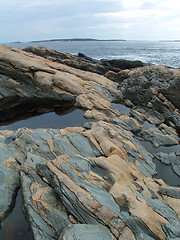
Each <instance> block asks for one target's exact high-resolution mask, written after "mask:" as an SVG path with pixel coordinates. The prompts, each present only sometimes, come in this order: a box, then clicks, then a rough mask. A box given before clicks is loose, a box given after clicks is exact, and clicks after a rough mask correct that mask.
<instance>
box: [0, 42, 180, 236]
mask: <svg viewBox="0 0 180 240" xmlns="http://www.w3.org/2000/svg"><path fill="white" fill-rule="evenodd" d="M32 49H33V48H32ZM32 49H31V52H32ZM35 50H37V49H36V48H35ZM40 50H41V51H42V50H43V54H44V55H43V57H44V58H42V57H40V56H37V55H34V54H32V53H29V52H25V51H23V50H20V49H15V48H8V47H4V46H0V74H1V75H0V121H1V123H2V124H4V125H6V124H9V123H11V122H12V121H17V120H19V119H23V118H27V117H29V116H32V115H33V114H34V115H38V114H41V113H44V112H51V111H55V112H58V114H65V113H68V112H69V111H71V109H74V108H80V109H83V111H84V116H85V118H86V119H87V122H85V123H84V124H83V125H82V126H76V127H70V126H68V127H67V128H62V129H57V128H52V127H49V128H37V129H28V128H25V127H21V128H19V129H17V130H14V131H12V130H7V129H3V130H1V131H0V190H1V193H3V194H1V195H0V221H2V224H1V228H3V219H4V218H6V217H7V216H8V215H9V216H8V217H10V216H11V215H10V211H11V210H12V208H13V206H14V202H15V197H16V193H17V190H18V189H19V188H20V189H21V192H22V204H23V211H24V214H25V217H26V220H27V223H28V225H29V229H30V232H31V236H32V239H35V240H38V239H44V240H46V239H50V240H61V239H62V240H63V239H69V240H71V239H93V238H94V239H97V240H100V239H107V240H111V239H113V240H114V239H118V240H122V239H130V240H131V239H132V240H135V239H136V240H140V239H179V238H180V231H179V229H180V220H179V217H180V188H179V184H178V183H176V184H173V182H172V184H171V185H168V181H167V182H166V179H168V178H169V177H171V178H173V176H176V177H174V179H176V181H179V180H180V169H179V163H180V161H179V155H180V154H179V141H180V136H179V127H180V110H179V106H178V104H175V103H176V101H177V102H178V97H177V94H176V93H175V94H174V95H173V91H172V92H171V96H172V95H173V100H171V98H170V97H168V96H169V95H167V91H168V92H169V91H170V90H169V89H173V87H174V82H176V83H177V82H178V83H179V79H180V71H179V69H172V68H169V67H166V66H145V67H140V68H134V69H131V70H127V69H126V70H122V71H120V72H119V73H118V74H119V77H120V79H121V81H119V82H117V81H116V80H114V81H111V80H110V79H107V78H106V77H104V76H102V75H98V74H96V73H92V72H88V71H82V70H79V69H77V68H78V67H77V68H76V69H75V68H73V67H72V65H71V67H69V66H67V65H68V64H67V63H65V61H64V62H62V61H61V62H60V61H58V58H59V56H60V55H62V54H61V53H58V52H55V53H53V54H54V55H50V53H49V51H50V50H49V49H47V50H46V49H45V48H43V49H42V48H40ZM52 52H53V51H52ZM52 52H51V54H52ZM36 54H37V52H36ZM58 54H59V55H58ZM38 55H41V54H40V53H39V54H38ZM47 56H49V57H47ZM60 57H61V59H62V58H63V56H60ZM69 58H70V57H69ZM79 58H84V59H85V60H84V61H86V62H87V65H88V64H89V66H90V63H92V64H96V63H94V62H93V60H91V59H87V58H85V57H84V56H79ZM64 59H65V60H68V59H67V57H66V54H65V56H64ZM51 60H53V61H51ZM74 62H75V63H76V64H78V62H77V59H74ZM62 63H63V64H62ZM64 64H67V65H64ZM113 64H115V62H113ZM106 65H107V64H106ZM113 67H116V66H115V65H113ZM79 68H80V67H79ZM86 70H87V69H86ZM174 99H175V100H174ZM30 106H31V107H30ZM21 109H22V111H21ZM9 112H10V113H11V114H10V113H9ZM94 120H95V121H94ZM145 143H148V144H145ZM155 158H156V160H157V161H159V162H161V164H164V165H165V166H168V167H170V168H171V170H172V174H171V176H168V174H167V176H165V177H164V176H162V177H161V172H157V171H159V168H158V167H159V166H158V165H157V166H156V164H157V163H156V161H155V160H154V159H155ZM157 174H158V177H157V178H156V176H157ZM173 174H174V175H173ZM179 182H180V181H179ZM17 218H18V217H17ZM0 231H1V229H0ZM15 239H17V238H15Z"/></svg>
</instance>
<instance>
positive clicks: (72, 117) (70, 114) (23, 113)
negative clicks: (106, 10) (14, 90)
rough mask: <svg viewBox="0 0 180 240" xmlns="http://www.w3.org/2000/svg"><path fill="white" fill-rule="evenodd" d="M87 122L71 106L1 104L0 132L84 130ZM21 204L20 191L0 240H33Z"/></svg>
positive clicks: (12, 101)
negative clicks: (49, 129) (71, 128)
mask: <svg viewBox="0 0 180 240" xmlns="http://www.w3.org/2000/svg"><path fill="white" fill-rule="evenodd" d="M85 122H87V119H85V118H84V112H83V111H82V110H80V109H77V108H75V107H74V106H73V104H72V103H71V102H70V103H69V102H62V101H61V102H57V101H52V100H51V101H49V100H43V101H42V100H40V99H10V101H6V102H0V131H1V130H14V131H15V130H17V129H18V128H21V127H27V128H31V129H36V128H53V129H62V128H66V127H74V126H78V127H81V126H82V125H83V124H84V123H85ZM21 204H22V200H21V194H20V191H18V194H17V198H16V204H15V206H14V208H13V210H12V212H11V213H10V214H9V215H8V216H7V217H6V219H4V220H3V221H2V222H1V225H0V239H2V240H32V236H31V234H30V233H29V231H28V228H27V222H26V219H25V216H24V214H23V211H22V207H21Z"/></svg>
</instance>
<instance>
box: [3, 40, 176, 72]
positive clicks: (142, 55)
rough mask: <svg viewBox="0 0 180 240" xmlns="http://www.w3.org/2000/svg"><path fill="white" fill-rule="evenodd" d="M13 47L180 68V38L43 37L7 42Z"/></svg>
mask: <svg viewBox="0 0 180 240" xmlns="http://www.w3.org/2000/svg"><path fill="white" fill-rule="evenodd" d="M5 45H8V46H12V47H18V48H25V47H27V46H33V45H36V46H44V47H48V48H51V49H55V50H57V51H61V52H66V53H71V54H73V55H78V53H83V54H85V55H86V56H88V57H91V58H94V59H97V60H100V59H108V60H111V59H126V60H140V61H142V62H144V63H149V64H155V65H166V66H170V67H174V68H180V42H178V41H177V42H173V41H171V42H163V41H42V42H16V43H8V44H5Z"/></svg>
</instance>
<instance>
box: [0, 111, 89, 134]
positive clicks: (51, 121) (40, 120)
mask: <svg viewBox="0 0 180 240" xmlns="http://www.w3.org/2000/svg"><path fill="white" fill-rule="evenodd" d="M86 121H87V119H85V118H84V112H83V111H82V110H80V109H76V110H74V111H73V112H71V113H68V114H65V115H57V114H56V113H54V112H50V113H46V114H42V115H40V116H36V117H31V118H28V119H26V120H21V121H18V122H15V123H12V124H9V125H6V126H1V127H0V130H17V129H18V128H21V127H27V128H32V129H36V128H54V129H61V128H66V127H73V126H81V125H82V124H83V123H85V122H86Z"/></svg>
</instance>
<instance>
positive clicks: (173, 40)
mask: <svg viewBox="0 0 180 240" xmlns="http://www.w3.org/2000/svg"><path fill="white" fill-rule="evenodd" d="M160 42H180V40H161V41H160Z"/></svg>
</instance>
